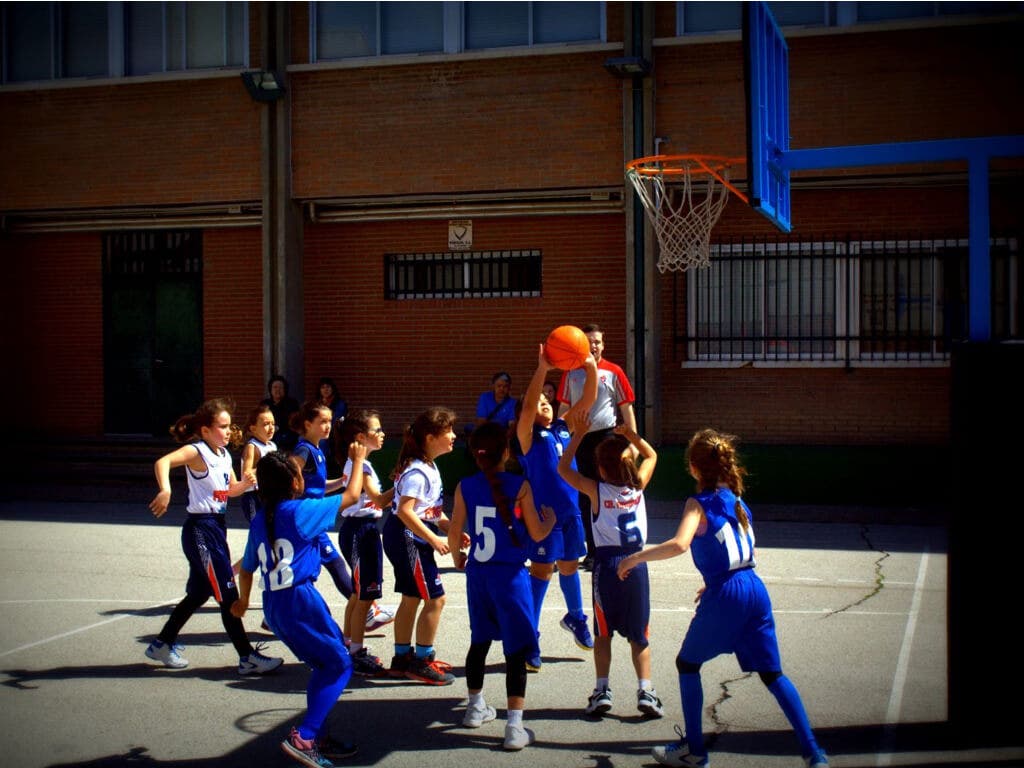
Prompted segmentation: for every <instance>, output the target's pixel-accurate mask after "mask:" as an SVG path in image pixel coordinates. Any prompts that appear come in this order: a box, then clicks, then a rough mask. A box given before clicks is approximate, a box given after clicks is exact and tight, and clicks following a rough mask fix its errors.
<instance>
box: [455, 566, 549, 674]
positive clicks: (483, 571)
mask: <svg viewBox="0 0 1024 768" xmlns="http://www.w3.org/2000/svg"><path fill="white" fill-rule="evenodd" d="M466 599H467V601H468V602H469V630H470V642H471V643H484V642H488V641H492V640H501V645H502V649H503V652H504V654H505V655H506V656H511V655H512V654H514V653H517V652H519V651H522V650H524V649H525V650H527V651H528V654H527V655H528V656H533V655H536V654H539V653H540V648H539V647H538V645H537V627H536V625H534V623H533V592H532V589H531V586H530V573H529V571H527V570H526V567H525V566H523V565H522V564H521V563H478V562H476V561H474V560H470V561H469V564H468V565H467V566H466Z"/></svg>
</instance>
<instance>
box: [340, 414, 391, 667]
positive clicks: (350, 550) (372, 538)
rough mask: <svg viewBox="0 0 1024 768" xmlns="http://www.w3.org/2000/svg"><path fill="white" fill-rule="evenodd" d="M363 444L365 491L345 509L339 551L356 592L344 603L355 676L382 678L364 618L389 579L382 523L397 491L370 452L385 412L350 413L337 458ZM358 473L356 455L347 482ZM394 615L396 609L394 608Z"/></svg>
mask: <svg viewBox="0 0 1024 768" xmlns="http://www.w3.org/2000/svg"><path fill="white" fill-rule="evenodd" d="M350 443H359V444H360V445H363V446H365V447H366V452H367V460H366V461H364V462H363V468H362V474H363V492H362V493H361V494H360V495H359V498H358V499H357V500H356V501H355V503H353V504H351V505H349V506H347V507H345V508H344V509H343V510H342V511H341V527H340V529H339V530H338V549H340V550H341V554H342V556H343V557H344V558H345V560H346V562H347V563H348V565H349V568H351V569H352V596H351V597H350V598H349V599H348V605H347V606H346V607H345V622H344V624H343V626H344V628H345V636H346V637H348V638H349V652H350V653H351V654H352V664H353V667H354V670H355V674H357V675H361V676H363V677H378V676H380V675H384V674H386V673H387V670H385V669H384V666H383V665H382V664H381V661H380V659H379V658H377V657H376V656H374V655H373V654H372V653H370V650H369V648H367V647H366V646H364V645H363V640H364V638H365V634H366V629H367V626H366V622H365V620H364V619H365V616H366V614H367V611H372V610H373V607H374V601H376V600H377V599H378V598H380V597H381V595H382V591H383V583H384V547H383V545H382V544H381V539H380V529H379V528H378V527H377V526H378V524H379V521H380V519H381V517H382V516H383V514H384V507H387V506H390V505H391V501H392V499H393V497H394V492H395V489H394V488H393V487H392V488H389V489H388V490H386V491H381V489H380V478H379V477H378V476H377V472H376V470H375V469H374V468H373V465H372V464H371V463H370V461H369V454H370V453H372V452H373V451H377V450H380V449H381V448H382V447H383V446H384V429H383V428H382V427H381V425H380V413H378V412H377V411H374V410H371V409H357V410H354V411H352V412H351V413H349V414H348V417H347V418H346V419H345V421H344V422H342V424H341V427H340V429H339V430H338V433H337V441H336V443H335V456H341V455H343V452H344V448H345V446H347V445H349V444H350ZM354 471H355V464H354V462H353V461H352V460H351V459H348V460H347V461H346V462H345V465H344V467H343V468H342V473H341V477H342V480H343V481H344V482H348V478H349V477H351V476H352V473H353V472H354ZM391 615H392V616H393V615H394V613H393V612H392V613H391Z"/></svg>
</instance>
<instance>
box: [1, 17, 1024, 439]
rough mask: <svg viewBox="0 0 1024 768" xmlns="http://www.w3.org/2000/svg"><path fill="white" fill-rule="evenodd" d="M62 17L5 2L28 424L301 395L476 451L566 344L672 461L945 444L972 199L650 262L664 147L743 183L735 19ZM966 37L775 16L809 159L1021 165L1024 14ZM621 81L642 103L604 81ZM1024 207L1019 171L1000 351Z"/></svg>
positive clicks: (92, 424)
mask: <svg viewBox="0 0 1024 768" xmlns="http://www.w3.org/2000/svg"><path fill="white" fill-rule="evenodd" d="M33 5H34V6H40V7H42V8H44V9H46V10H47V13H42V12H38V13H36V12H35V11H33V13H35V15H32V13H29V11H25V10H24V6H22V5H18V6H17V7H16V6H15V4H5V5H4V6H3V24H4V26H3V45H4V57H3V62H4V70H3V79H2V83H0V257H2V259H3V262H4V264H5V267H6V270H7V275H8V281H9V283H8V285H9V289H8V290H9V293H10V294H12V295H10V296H9V297H8V299H7V300H6V301H4V302H3V305H2V306H3V309H2V312H3V315H2V317H3V326H4V328H5V333H4V335H3V342H2V345H3V347H2V354H3V359H4V361H5V368H6V370H7V378H8V391H9V398H11V399H12V400H13V402H15V403H18V404H19V407H18V408H17V409H16V410H12V411H11V412H10V413H9V414H8V415H7V418H8V420H9V422H10V423H12V425H13V426H15V427H16V428H32V429H39V428H41V427H42V428H47V429H54V430H59V431H60V432H62V433H64V434H77V435H100V434H104V433H138V432H148V431H150V430H152V431H153V432H156V433H162V432H163V430H164V429H165V427H166V424H167V423H168V422H169V421H170V420H172V419H173V418H174V417H176V416H177V415H180V414H181V413H183V412H186V411H189V410H191V409H192V408H193V407H194V406H195V405H196V404H197V403H198V400H200V399H202V398H203V397H207V396H213V395H218V394H229V395H231V396H233V397H234V398H235V399H236V401H237V402H238V403H239V405H240V406H243V407H247V406H248V405H250V404H255V403H256V402H257V401H258V400H259V399H260V398H262V397H263V396H265V384H266V381H267V378H268V377H269V375H270V374H272V373H278V372H280V373H283V374H284V375H286V376H287V377H288V378H289V380H290V381H291V382H292V390H293V392H292V394H294V395H296V396H297V397H299V399H302V397H303V396H309V395H311V394H312V393H313V387H314V386H315V384H316V381H317V379H318V378H319V377H320V376H322V375H330V376H333V377H334V378H335V379H336V381H337V382H338V384H339V388H340V389H341V390H342V392H343V394H344V396H345V397H346V399H347V400H348V402H349V404H350V405H352V406H356V405H370V406H374V407H377V408H379V409H380V410H381V411H382V412H383V413H384V414H385V419H384V421H385V427H386V428H387V429H388V430H389V431H390V432H392V433H394V432H395V430H397V429H398V428H399V427H400V426H401V425H402V424H403V423H405V422H406V421H407V420H408V419H410V418H411V417H412V416H413V415H414V414H415V413H416V412H417V411H418V410H420V409H422V408H423V407H424V406H427V405H431V404H436V403H441V404H447V405H449V406H451V407H454V408H455V409H456V410H457V411H458V412H460V414H463V415H465V417H466V420H467V421H468V420H469V419H470V417H471V413H472V410H473V408H474V407H475V402H476V397H477V395H478V394H479V393H480V392H481V391H482V390H484V389H485V388H486V387H487V385H488V382H489V381H490V376H491V374H492V373H493V372H495V371H497V370H507V371H509V372H511V374H512V378H513V394H516V395H518V394H521V393H522V389H523V387H524V386H525V384H526V382H527V380H528V378H529V376H530V374H531V373H532V370H533V367H534V363H535V359H536V357H535V356H536V348H537V343H538V342H539V341H541V340H542V339H543V338H544V336H545V334H546V332H547V331H548V330H549V329H550V328H552V327H554V326H556V325H560V324H564V323H574V324H578V325H582V324H585V323H587V322H592V321H594V322H598V323H600V324H601V325H602V326H603V327H604V329H605V332H606V334H605V335H606V343H607V350H606V352H607V356H608V357H609V359H612V360H614V361H616V362H619V363H621V364H623V365H624V366H625V367H626V368H627V370H628V372H629V374H630V376H631V378H632V380H633V381H634V384H635V385H636V386H637V389H638V390H639V391H638V395H639V397H640V402H641V406H642V408H641V419H642V424H643V426H644V430H645V432H646V433H647V434H648V435H649V436H651V437H652V438H654V439H655V440H659V441H664V442H680V441H683V440H684V439H685V438H686V437H687V436H688V435H689V434H690V433H691V432H692V431H693V430H694V429H695V428H697V427H700V426H704V425H708V424H710V425H714V426H718V427H720V428H724V429H728V430H731V431H735V432H737V433H738V434H741V435H743V436H744V438H745V439H746V440H747V441H749V442H760V443H772V442H775V443H820V444H874V443H901V444H943V443H946V442H947V441H948V440H949V432H950V419H949V410H950V403H949V399H950V369H949V355H948V351H949V343H950V341H951V340H953V339H956V338H958V336H959V335H960V334H962V331H963V323H962V316H963V312H964V307H963V306H962V305H963V303H964V302H963V301H961V299H960V297H961V296H962V294H963V293H964V291H963V285H962V282H963V278H962V274H961V272H962V270H961V266H960V265H961V263H962V257H963V256H964V254H965V248H966V246H965V244H964V243H965V241H966V238H967V234H968V231H967V230H968V205H967V174H966V168H965V167H962V166H959V165H957V164H953V163H948V164H942V165H940V166H907V165H901V166H890V167H884V168H867V169H865V168H860V169H852V170H843V171H821V172H803V173H801V174H798V175H797V176H796V179H795V188H794V195H793V219H794V229H793V233H792V235H789V236H786V237H782V236H781V235H779V233H778V232H777V231H776V230H774V228H773V227H772V226H771V225H770V224H768V223H767V222H766V221H765V220H764V219H763V218H762V217H761V216H760V215H759V214H757V213H755V212H753V211H752V210H751V209H750V208H749V207H747V206H745V205H744V204H743V203H742V202H740V201H739V200H737V199H732V200H730V202H729V204H728V207H727V209H726V211H725V214H724V215H723V217H722V219H721V221H720V222H719V223H718V225H717V226H716V228H715V230H714V232H713V235H712V243H713V246H714V247H715V249H716V250H715V254H716V258H724V257H726V256H728V255H730V254H734V255H735V254H742V253H746V254H747V255H748V257H749V256H750V254H753V258H748V260H747V261H746V262H745V263H747V264H748V267H745V268H743V269H748V271H746V272H744V271H743V270H742V269H741V271H740V272H732V271H731V270H726V269H725V268H718V271H713V270H714V269H716V268H714V267H713V268H712V270H708V271H701V272H700V273H699V274H700V275H702V276H698V273H695V272H693V271H691V272H687V273H685V274H684V273H667V274H659V272H658V271H657V270H656V269H655V267H654V261H655V258H656V250H657V249H656V247H655V244H654V242H653V241H654V238H653V236H652V235H651V234H650V232H649V231H648V232H647V233H646V236H645V237H642V238H641V240H642V242H641V243H639V244H638V242H637V238H635V237H634V230H635V227H634V221H636V216H635V214H636V210H635V208H634V204H633V197H632V193H631V190H630V189H628V188H627V185H626V182H625V181H624V176H623V165H624V162H625V161H626V160H628V159H631V158H632V157H634V156H635V155H636V154H637V153H636V152H634V150H633V147H634V146H636V145H637V142H641V143H642V146H643V152H644V154H653V153H654V152H655V150H656V149H658V148H660V149H661V151H663V152H701V153H710V154H719V155H743V154H744V153H745V147H746V130H745V106H744V104H745V101H744V70H743V48H742V44H741V35H740V32H739V23H738V19H739V4H738V3H736V4H730V3H717V4H700V3H645V4H635V5H634V4H631V3H619V2H606V3H567V4H561V3H506V4H500V6H501V8H500V10H501V13H502V14H504V15H503V16H502V17H501V18H496V17H491V16H489V15H488V14H489V13H492V12H495V11H494V6H493V5H487V6H486V7H485V6H476V7H474V5H475V4H473V3H466V4H463V3H419V4H416V6H415V9H416V12H415V14H414V18H411V19H410V18H405V17H403V15H402V14H403V13H409V5H408V4H403V8H404V10H402V11H401V12H399V11H398V10H397V8H398V7H397V6H395V7H394V8H393V7H392V6H391V4H389V3H382V4H379V6H378V5H377V4H360V5H361V6H362V9H361V11H367V9H369V12H370V13H372V14H378V13H379V17H378V16H377V15H374V16H373V18H369V19H352V18H349V17H347V16H346V15H345V14H346V13H351V8H352V5H353V4H341V3H339V4H333V3H315V4H306V3H281V4H278V3H247V4H246V3H229V4H224V3H201V4H193V3H185V4H183V5H182V7H181V9H179V10H175V11H173V12H172V11H171V10H167V11H166V12H165V13H163V14H162V15H160V14H156V15H155V16H154V17H153V18H150V19H149V21H148V22H147V20H146V19H144V18H139V16H140V15H141V14H143V13H144V12H146V11H147V10H148V9H147V8H145V6H155V7H156V8H155V9H154V10H163V4H161V3H141V4H124V5H123V6H122V4H119V3H109V4H108V3H92V4H70V3H69V4H63V3H38V4H33ZM495 5H498V4H495ZM772 5H775V4H772ZM972 5H974V6H976V7H978V9H979V10H978V11H975V12H973V13H974V15H967V14H963V13H959V12H958V11H959V10H963V8H962V7H961V4H952V3H950V4H944V3H938V4H932V3H878V4H875V3H804V4H786V3H783V4H778V6H779V7H778V14H777V15H778V16H779V20H780V23H781V24H782V27H783V30H784V32H785V34H786V38H787V41H788V44H789V60H790V104H791V118H790V119H791V135H792V138H791V145H792V146H793V147H794V148H803V147H827V146H840V145H850V144H870V143H877V142H900V141H919V140H926V139H950V138H966V137H977V136H995V135H1016V134H1024V107H1022V103H1021V99H1020V94H1021V93H1024V68H1022V67H1021V66H1020V59H1019V53H1018V52H1017V48H1016V45H1017V43H1018V41H1019V40H1020V38H1021V36H1022V32H1024V22H1022V19H1024V16H1022V15H1021V7H1020V5H1021V4H1019V3H1001V4H991V3H982V4H972ZM75 6H79V7H78V8H76V7H75ZM82 6H86V7H87V8H82ZM797 6H799V8H797ZM876 6H877V7H876ZM944 6H948V8H944ZM169 7H170V4H168V8H169ZM211 7H212V10H211ZM90 8H91V10H90ZM346 8H348V9H349V10H348V11H346ZM378 8H379V9H380V10H379V11H378V10H376V9H378ZM886 8H888V10H886ZM218 9H219V10H218ZM488 9H490V10H488ZM36 10H38V9H36ZM967 10H970V8H968V9H967ZM214 11H217V13H214ZM176 13H177V14H183V16H182V18H180V19H179V18H177V17H175V16H174V14H176ZM218 13H219V15H218ZM794 13H796V14H799V15H798V16H797V17H793V16H792V14H794ZM47 14H48V15H47ZM83 14H84V15H83ZM90 14H92V15H90ZM211 14H212V15H211ZM787 14H789V15H787ZM153 19H156V21H154V20H153ZM58 21H59V23H58ZM46 24H49V26H48V27H47V26H46ZM218 24H219V25H220V26H217V25H218ZM40 29H43V30H44V31H45V32H46V34H43V32H40ZM378 30H379V31H380V35H379V37H374V34H371V33H376V31H378ZM41 40H49V41H50V43H51V47H50V48H47V47H46V46H45V45H42V44H39V41H41ZM104 41H106V43H104ZM143 44H146V45H150V46H153V45H155V46H156V47H154V48H145V47H144V45H143ZM160 45H163V47H162V48H161V47H160ZM214 49H215V51H214V54H211V53H210V52H211V50H214ZM156 50H162V51H163V54H162V57H161V56H158V55H156V54H153V56H151V57H150V58H152V59H153V61H149V60H148V59H147V56H146V55H145V54H146V52H147V51H150V52H152V51H156ZM624 55H632V56H637V57H642V58H646V59H647V60H648V61H649V62H650V63H651V69H650V72H649V74H648V75H647V76H645V77H640V78H637V79H633V78H626V79H622V78H619V77H616V76H614V75H613V74H611V73H610V72H609V71H608V69H607V68H606V67H605V63H606V62H607V61H608V60H609V59H611V58H616V57H621V56H624ZM218 56H219V57H220V58H217V57H218ZM47 68H48V69H47ZM254 70H266V71H271V72H273V73H275V75H276V77H277V79H278V80H279V82H280V84H281V85H283V87H284V91H283V96H282V98H279V99H277V100H273V101H258V100H254V98H252V97H251V96H250V94H249V92H247V89H246V87H245V86H244V84H243V82H242V79H241V78H240V76H239V75H240V73H242V72H249V71H254ZM634 89H635V90H634ZM261 93H263V94H264V95H268V96H273V93H272V92H268V90H267V89H263V90H262V91H261ZM665 138H667V140H668V141H667V143H663V142H662V141H661V139H665ZM656 139H658V141H657V142H656ZM1021 176H1022V173H1021V162H1020V159H1019V158H1018V159H1017V160H1005V161H1003V160H1001V161H998V162H994V163H993V164H992V170H991V185H990V205H991V232H992V237H993V254H994V258H998V259H1000V261H999V262H998V266H997V267H995V268H994V271H995V275H996V278H995V280H994V293H993V298H994V302H995V304H996V312H997V313H998V318H997V319H996V320H994V330H995V332H996V335H997V336H998V337H1000V338H1014V337H1016V338H1019V337H1020V336H1021V321H1020V320H1019V318H1018V315H1017V312H1018V304H1019V300H1020V294H1021V277H1020V274H1021V273H1020V269H1019V267H1020V261H1019V237H1020V234H1021V224H1022V211H1024V205H1022V197H1021V192H1020V186H1021V185H1020V182H1021ZM738 181H739V183H740V186H742V185H743V175H742V172H741V173H740V176H739V178H738ZM460 237H462V238H463V239H459V238H460ZM453 238H454V239H453ZM780 243H782V245H779V244H780ZM744 248H746V251H744ZM780 253H782V254H788V255H793V254H807V253H809V254H811V255H812V256H813V257H814V258H808V259H806V260H803V259H802V257H801V260H799V262H798V261H792V260H783V261H782V262H781V263H782V266H781V267H780V266H779V263H780V262H779V261H778V260H777V259H778V258H779V257H778V255H779V254H780ZM854 257H856V258H854ZM804 264H806V268H807V270H808V271H806V272H805V271H803V270H804V266H801V265H804ZM701 281H703V282H701ZM751 290H752V291H753V292H751ZM701 291H711V292H712V293H717V295H718V297H719V298H718V299H716V300H715V302H714V305H715V307H716V309H715V312H716V313H717V314H714V315H712V314H710V310H705V309H703V307H707V306H709V304H708V303H707V302H704V301H702V300H701V299H700V298H699V297H701V296H704V295H709V296H710V295H712V293H702V292H701ZM783 297H785V298H783Z"/></svg>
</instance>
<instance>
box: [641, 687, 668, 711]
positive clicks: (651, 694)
mask: <svg viewBox="0 0 1024 768" xmlns="http://www.w3.org/2000/svg"><path fill="white" fill-rule="evenodd" d="M636 708H637V709H639V710H640V711H641V712H642V713H643V714H644V717H664V716H665V710H664V709H662V706H661V699H659V698H658V692H657V691H655V690H654V689H653V688H651V689H650V690H649V691H648V690H644V689H642V688H641V689H640V690H639V691H637V692H636Z"/></svg>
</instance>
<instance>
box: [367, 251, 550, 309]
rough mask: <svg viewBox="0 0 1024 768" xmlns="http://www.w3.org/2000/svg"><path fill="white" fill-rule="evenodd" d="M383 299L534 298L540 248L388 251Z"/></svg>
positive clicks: (537, 292)
mask: <svg viewBox="0 0 1024 768" xmlns="http://www.w3.org/2000/svg"><path fill="white" fill-rule="evenodd" d="M384 275H385V285H384V298H386V299H489V298H533V297H538V296H540V295H541V252H540V250H509V251H466V252H464V253H463V252H448V253H388V254H385V255H384Z"/></svg>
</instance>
